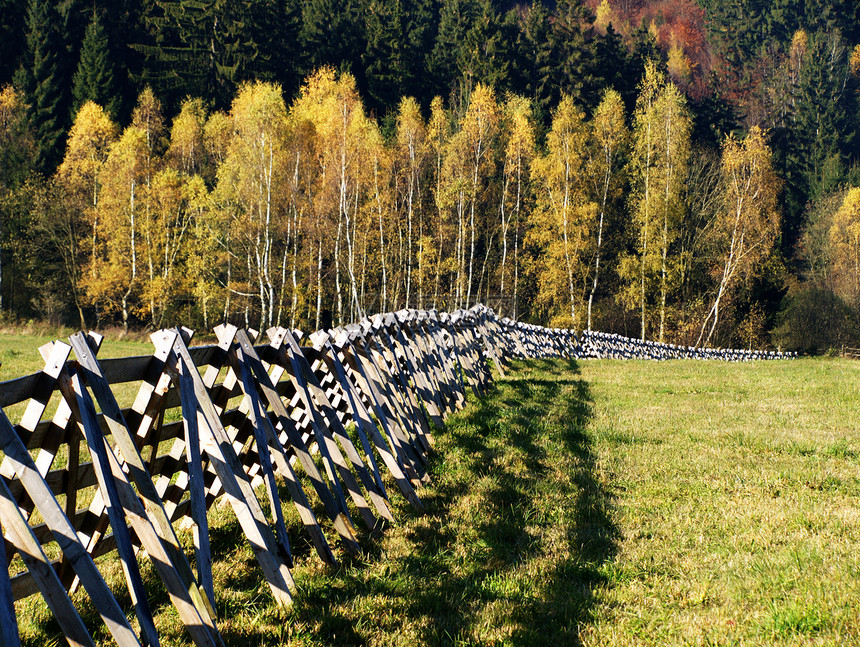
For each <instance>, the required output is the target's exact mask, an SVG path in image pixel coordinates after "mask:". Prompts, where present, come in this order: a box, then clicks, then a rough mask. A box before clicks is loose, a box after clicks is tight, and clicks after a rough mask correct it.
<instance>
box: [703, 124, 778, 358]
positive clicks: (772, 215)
mask: <svg viewBox="0 0 860 647" xmlns="http://www.w3.org/2000/svg"><path fill="white" fill-rule="evenodd" d="M721 166H722V180H723V191H724V194H723V195H724V198H723V208H722V209H721V210H720V212H719V214H718V216H717V219H716V220H715V223H714V230H713V243H714V251H713V254H714V258H715V264H714V266H713V271H714V274H715V276H716V279H717V288H716V294H715V296H714V300H713V304H712V305H711V308H710V310H709V311H708V314H707V316H706V317H705V320H704V321H703V322H702V329H701V332H700V333H699V338H698V340H697V341H696V345H697V346H698V345H700V344H702V342H703V340H704V343H705V344H709V343H710V342H711V338H712V337H713V335H714V331H715V330H716V328H717V324H718V323H719V318H720V307H721V305H722V304H723V302H724V299H726V298H727V297H728V296H729V295H730V294H731V291H732V289H733V288H734V287H735V286H736V285H737V279H738V278H739V277H740V276H741V275H744V274H750V273H752V272H754V271H755V270H756V269H757V268H758V266H759V264H760V263H761V262H762V261H764V260H765V259H767V257H768V256H769V254H770V252H771V250H772V249H773V246H774V244H775V242H776V239H777V236H778V235H779V230H780V214H779V209H778V205H777V196H778V193H779V186H780V182H779V178H778V177H777V175H776V172H775V171H774V169H773V160H772V156H771V151H770V148H768V145H767V142H766V141H765V139H764V133H762V131H761V129H759V128H758V127H753V128H752V129H751V130H750V132H749V134H748V135H747V137H746V139H744V140H743V141H739V140H738V139H735V138H734V137H733V136H731V135H730V136H729V137H728V138H727V139H726V141H725V143H724V144H723V154H722V165H721Z"/></svg>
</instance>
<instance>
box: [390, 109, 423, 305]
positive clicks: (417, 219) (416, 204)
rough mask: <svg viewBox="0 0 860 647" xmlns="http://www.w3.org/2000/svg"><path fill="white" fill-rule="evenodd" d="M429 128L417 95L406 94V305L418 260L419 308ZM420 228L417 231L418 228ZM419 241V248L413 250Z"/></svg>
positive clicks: (401, 148)
mask: <svg viewBox="0 0 860 647" xmlns="http://www.w3.org/2000/svg"><path fill="white" fill-rule="evenodd" d="M426 138H427V133H426V128H425V126H424V120H423V119H422V117H421V108H420V106H419V105H418V102H417V101H416V100H415V99H414V98H413V97H404V98H403V99H402V100H401V101H400V105H399V106H398V111H397V160H398V169H399V175H400V178H399V180H398V185H399V187H400V191H401V192H402V193H403V206H404V209H405V211H406V254H405V259H406V267H405V283H406V289H405V306H406V307H407V308H410V307H411V301H410V300H411V296H412V286H413V260H415V259H417V260H418V267H417V268H415V271H416V273H417V276H418V281H417V283H418V307H419V308H422V307H423V304H424V292H423V287H424V286H423V281H422V280H421V277H422V274H423V273H422V269H423V268H422V267H421V264H420V263H421V259H422V258H423V257H424V253H423V252H424V250H423V245H424V242H425V241H424V239H423V236H424V219H423V210H422V202H421V177H422V175H423V172H424V165H425V157H426V153H425V150H426ZM415 230H417V232H416V231H415ZM416 235H417V240H418V246H419V249H418V250H417V255H416V252H415V251H414V250H413V247H414V241H415V239H416Z"/></svg>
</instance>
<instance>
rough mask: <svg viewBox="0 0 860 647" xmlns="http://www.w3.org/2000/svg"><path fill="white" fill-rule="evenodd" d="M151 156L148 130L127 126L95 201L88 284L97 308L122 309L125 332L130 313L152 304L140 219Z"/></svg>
mask: <svg viewBox="0 0 860 647" xmlns="http://www.w3.org/2000/svg"><path fill="white" fill-rule="evenodd" d="M149 160H150V151H149V146H148V145H147V137H146V133H145V132H144V131H143V130H141V129H140V128H137V127H136V126H129V127H128V128H126V129H125V131H124V132H123V134H122V137H120V139H119V140H118V141H116V142H114V143H113V144H112V145H111V147H110V153H109V154H108V157H107V160H106V161H105V163H104V165H103V166H102V167H101V169H100V173H99V175H98V182H99V184H101V187H102V188H101V191H100V194H99V195H100V198H99V201H98V205H97V206H96V223H97V225H96V227H94V229H95V234H94V240H95V244H94V249H93V256H92V258H91V260H90V268H89V272H87V273H86V275H85V277H84V286H85V289H86V293H87V296H88V298H89V299H90V301H91V302H92V303H93V304H94V305H95V306H96V308H101V309H103V311H104V312H105V313H107V314H111V313H117V314H119V315H120V317H121V321H122V327H123V332H124V333H127V332H128V329H129V324H130V321H131V318H132V317H143V316H145V315H146V314H148V306H147V304H146V303H145V302H142V301H141V298H140V297H141V296H142V286H143V285H142V284H143V282H144V279H145V274H144V268H143V267H141V260H142V258H143V257H142V252H143V251H145V250H142V249H141V247H142V243H143V239H142V236H141V231H140V224H141V219H142V217H143V214H144V212H145V206H142V205H146V202H147V200H148V196H147V195H146V193H147V172H148V170H149Z"/></svg>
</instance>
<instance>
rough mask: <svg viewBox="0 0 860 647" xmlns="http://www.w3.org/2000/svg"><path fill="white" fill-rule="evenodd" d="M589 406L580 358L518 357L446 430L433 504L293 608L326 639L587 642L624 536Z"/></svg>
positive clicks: (429, 497) (428, 495)
mask: <svg viewBox="0 0 860 647" xmlns="http://www.w3.org/2000/svg"><path fill="white" fill-rule="evenodd" d="M590 416H591V396H590V393H589V389H588V384H587V383H586V382H585V381H584V380H583V379H582V378H581V377H580V373H579V369H578V366H577V364H576V363H575V362H573V361H570V362H559V361H553V362H551V361H539V360H538V361H529V362H521V363H519V365H518V366H517V367H515V370H513V371H511V373H510V375H509V377H508V379H506V380H503V381H500V383H499V389H498V391H497V392H496V393H493V394H491V395H490V396H488V397H487V398H484V399H482V400H480V401H477V402H473V403H472V404H471V405H470V407H469V408H468V409H467V410H466V411H464V412H462V413H460V414H458V416H457V417H456V418H454V419H452V420H451V422H450V423H449V424H448V426H447V428H446V430H445V431H443V432H440V433H439V434H438V436H437V438H438V445H437V448H438V453H437V455H436V456H434V458H433V461H432V474H433V484H432V485H431V487H430V488H427V489H425V490H423V491H422V492H420V495H421V497H422V500H423V501H424V504H425V507H426V512H425V514H424V515H411V514H409V513H407V512H405V510H404V514H406V515H407V516H408V517H409V518H408V519H407V520H406V522H405V523H404V524H403V525H402V527H398V526H395V527H393V528H391V529H390V530H389V531H388V533H389V534H390V535H391V536H390V537H389V539H388V540H386V539H382V540H379V541H378V542H377V543H376V544H374V545H372V546H371V547H370V549H369V551H368V554H367V555H366V561H365V563H364V564H363V565H357V568H355V569H347V571H348V572H347V573H341V574H340V575H339V576H338V577H336V578H334V579H333V580H332V579H329V580H327V581H320V582H319V583H320V586H319V588H317V587H316V586H311V587H310V588H309V590H306V591H305V592H304V594H303V595H301V596H300V599H298V600H297V604H296V608H295V610H294V611H295V613H296V614H297V615H296V619H297V620H299V621H300V622H301V623H302V624H305V623H314V625H315V630H314V631H313V633H314V634H315V635H316V638H317V639H319V640H321V641H323V642H328V643H330V644H359V643H364V642H365V641H366V642H368V643H371V644H373V643H376V642H385V643H386V644H407V643H409V644H415V643H417V644H422V645H450V644H487V643H493V642H498V641H505V642H507V643H509V644H517V645H538V644H566V645H576V644H578V643H579V631H580V628H581V627H582V626H583V625H586V624H587V623H588V622H589V621H590V618H591V610H592V607H593V604H594V595H593V592H594V590H595V588H596V587H598V586H601V585H603V584H604V583H605V578H604V577H603V575H602V574H601V567H602V565H603V564H604V563H605V562H606V561H607V560H610V559H611V558H612V556H613V555H614V554H615V551H616V544H617V539H618V534H619V533H618V530H617V528H616V526H615V525H614V523H613V521H612V518H611V517H612V515H611V512H612V510H611V502H610V499H609V496H608V494H607V493H606V492H605V490H604V489H603V487H602V485H601V483H600V481H599V479H598V477H597V472H596V465H595V463H596V459H595V455H594V453H593V451H592V449H591V447H590V441H589V438H588V436H587V433H586V426H587V423H588V420H589V418H590ZM395 537H397V538H396V539H395ZM387 541H393V542H395V543H397V546H398V549H397V550H392V549H391V547H390V546H389V545H388V544H387ZM399 542H405V545H404V544H403V543H399ZM374 616H375V617H374ZM374 623H376V628H368V627H369V625H373V624H374ZM356 627H363V628H366V629H356ZM386 627H390V631H395V632H396V631H400V632H401V634H400V637H398V635H397V634H396V633H395V634H393V635H392V634H388V637H387V638H382V636H384V635H386Z"/></svg>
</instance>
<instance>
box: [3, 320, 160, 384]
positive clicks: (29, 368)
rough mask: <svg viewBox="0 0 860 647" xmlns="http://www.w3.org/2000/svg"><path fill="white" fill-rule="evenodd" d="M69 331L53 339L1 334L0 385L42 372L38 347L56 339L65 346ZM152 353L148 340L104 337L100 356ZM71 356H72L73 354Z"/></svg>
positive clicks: (49, 337)
mask: <svg viewBox="0 0 860 647" xmlns="http://www.w3.org/2000/svg"><path fill="white" fill-rule="evenodd" d="M72 332H73V331H60V333H59V334H57V335H56V336H50V335H23V334H7V333H0V362H2V364H0V382H3V381H6V380H13V379H15V378H16V377H21V376H23V375H29V374H30V373H35V372H36V371H40V370H42V367H43V366H44V365H45V362H44V360H43V359H42V356H41V355H40V354H39V347H40V346H43V345H45V344H48V343H50V342H52V341H56V340H57V339H59V340H61V341H64V342H66V343H68V339H67V335H68V334H72ZM64 333H65V334H64ZM152 352H153V345H152V344H151V343H149V342H148V341H118V340H116V339H111V338H108V337H106V338H105V340H104V342H102V348H101V350H100V351H99V357H102V358H107V357H131V356H133V355H151V354H152ZM71 356H72V357H74V351H73V352H72V354H71Z"/></svg>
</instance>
